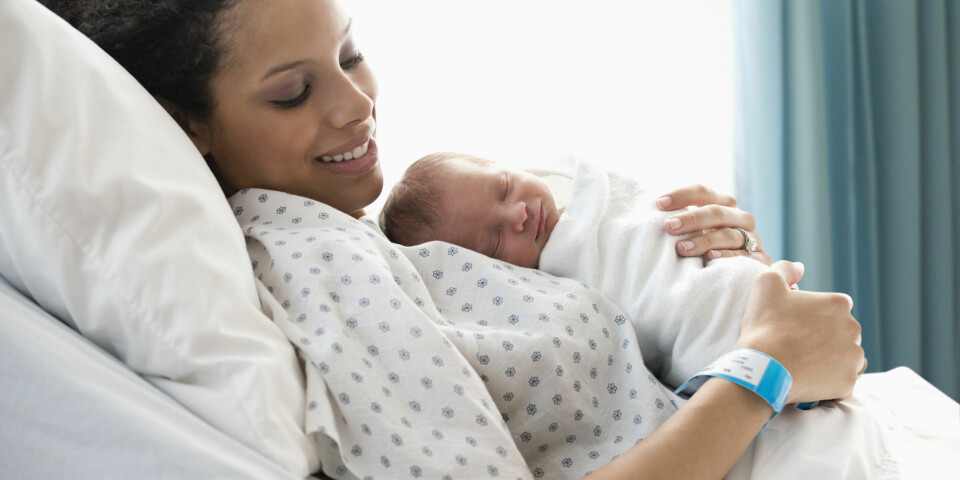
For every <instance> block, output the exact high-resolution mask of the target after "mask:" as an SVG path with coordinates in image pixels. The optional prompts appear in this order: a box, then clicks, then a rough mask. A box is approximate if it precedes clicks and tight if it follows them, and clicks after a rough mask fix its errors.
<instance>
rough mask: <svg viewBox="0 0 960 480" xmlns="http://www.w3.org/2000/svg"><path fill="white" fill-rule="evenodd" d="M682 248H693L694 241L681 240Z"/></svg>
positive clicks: (686, 249) (684, 249)
mask: <svg viewBox="0 0 960 480" xmlns="http://www.w3.org/2000/svg"><path fill="white" fill-rule="evenodd" d="M680 250H683V251H684V252H689V251H690V250H693V242H688V241H686V240H684V241H682V242H680Z"/></svg>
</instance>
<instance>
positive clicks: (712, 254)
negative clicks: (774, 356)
mask: <svg viewBox="0 0 960 480" xmlns="http://www.w3.org/2000/svg"><path fill="white" fill-rule="evenodd" d="M719 257H720V254H719V253H718V252H717V251H716V250H710V251H709V252H707V260H713V259H714V258H719Z"/></svg>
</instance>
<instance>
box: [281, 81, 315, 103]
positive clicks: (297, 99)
mask: <svg viewBox="0 0 960 480" xmlns="http://www.w3.org/2000/svg"><path fill="white" fill-rule="evenodd" d="M309 96H310V84H309V83H308V84H306V85H304V86H303V90H302V91H301V92H300V93H299V94H298V95H297V96H296V97H293V98H291V99H289V100H274V101H273V104H274V105H276V106H277V108H293V107H296V106H297V105H300V104H301V103H303V102H304V100H306V99H307V97H309Z"/></svg>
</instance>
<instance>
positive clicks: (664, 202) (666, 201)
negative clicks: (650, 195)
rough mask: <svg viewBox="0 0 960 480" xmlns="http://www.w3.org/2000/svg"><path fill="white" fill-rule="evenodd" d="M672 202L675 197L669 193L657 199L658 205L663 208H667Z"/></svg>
mask: <svg viewBox="0 0 960 480" xmlns="http://www.w3.org/2000/svg"><path fill="white" fill-rule="evenodd" d="M671 203H673V199H672V198H670V196H669V195H664V196H662V197H660V198H658V199H657V206H658V207H660V208H661V209H666V208H667V207H669V206H670V204H671Z"/></svg>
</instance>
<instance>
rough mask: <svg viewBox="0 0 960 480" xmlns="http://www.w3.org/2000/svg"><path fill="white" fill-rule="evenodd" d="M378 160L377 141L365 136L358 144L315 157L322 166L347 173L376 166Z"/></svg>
mask: <svg viewBox="0 0 960 480" xmlns="http://www.w3.org/2000/svg"><path fill="white" fill-rule="evenodd" d="M379 160H380V158H379V149H378V148H377V142H376V140H375V139H373V138H372V137H370V138H366V139H365V140H363V141H362V144H360V145H357V146H355V147H352V148H351V147H347V149H346V150H345V151H343V153H337V154H336V155H322V156H320V157H319V158H318V159H317V161H318V163H319V164H320V165H322V166H323V167H325V168H328V169H330V170H332V171H334V172H336V173H341V174H347V175H354V174H358V173H365V172H368V171H370V170H371V169H372V168H374V167H376V166H377V163H378V162H379Z"/></svg>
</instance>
